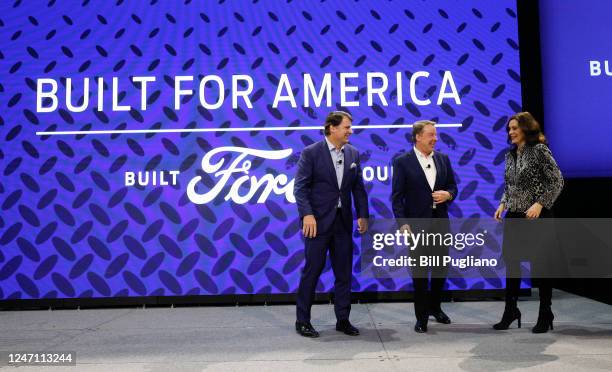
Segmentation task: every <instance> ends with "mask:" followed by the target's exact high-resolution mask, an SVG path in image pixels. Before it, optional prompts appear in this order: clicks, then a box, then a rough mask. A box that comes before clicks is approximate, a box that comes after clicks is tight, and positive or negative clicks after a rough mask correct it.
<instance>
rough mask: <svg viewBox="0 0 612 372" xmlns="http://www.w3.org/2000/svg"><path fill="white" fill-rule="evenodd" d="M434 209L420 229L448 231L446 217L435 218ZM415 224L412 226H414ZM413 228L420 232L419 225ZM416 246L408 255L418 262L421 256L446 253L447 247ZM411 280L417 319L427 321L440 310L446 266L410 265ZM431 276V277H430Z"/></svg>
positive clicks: (439, 255)
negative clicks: (426, 223)
mask: <svg viewBox="0 0 612 372" xmlns="http://www.w3.org/2000/svg"><path fill="white" fill-rule="evenodd" d="M437 217H438V215H437V213H436V211H435V210H434V211H432V219H431V224H430V225H429V226H424V227H423V228H422V229H423V230H425V232H426V233H427V232H431V233H442V234H444V233H446V232H448V231H449V223H448V219H447V218H437ZM414 227H415V226H413V228H414ZM416 229H417V230H416V231H415V230H414V229H413V233H418V232H421V230H422V229H421V228H420V227H416ZM420 248H421V249H419V247H417V248H416V249H415V250H413V251H411V252H410V257H413V258H415V259H416V260H417V262H419V260H420V259H421V257H423V256H428V257H440V260H441V259H442V258H441V257H442V256H446V255H448V247H446V246H428V247H420ZM411 270H412V282H413V285H414V312H415V315H416V318H417V320H418V321H420V322H423V323H427V319H428V318H429V314H431V313H433V312H438V311H440V310H441V307H440V306H441V304H442V289H443V288H444V283H445V282H446V276H447V274H448V267H446V266H431V267H429V266H425V267H421V266H416V267H412V268H411ZM430 276H431V279H430Z"/></svg>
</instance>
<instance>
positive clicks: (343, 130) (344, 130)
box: [329, 116, 353, 146]
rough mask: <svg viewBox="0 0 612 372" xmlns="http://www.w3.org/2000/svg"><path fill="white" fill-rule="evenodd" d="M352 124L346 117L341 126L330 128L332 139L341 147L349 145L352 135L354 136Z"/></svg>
mask: <svg viewBox="0 0 612 372" xmlns="http://www.w3.org/2000/svg"><path fill="white" fill-rule="evenodd" d="M351 124H352V123H351V120H350V119H349V118H347V117H346V116H343V117H342V122H341V123H340V125H337V126H335V127H334V126H333V125H332V126H331V127H329V130H330V137H331V138H332V139H333V141H334V142H335V143H339V144H340V146H344V145H346V144H347V143H348V141H349V137H350V135H351V134H353V130H352V129H351Z"/></svg>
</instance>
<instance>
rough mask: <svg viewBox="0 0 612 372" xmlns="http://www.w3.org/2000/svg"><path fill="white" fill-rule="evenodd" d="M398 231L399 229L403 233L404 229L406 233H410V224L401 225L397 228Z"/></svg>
mask: <svg viewBox="0 0 612 372" xmlns="http://www.w3.org/2000/svg"><path fill="white" fill-rule="evenodd" d="M399 231H400V232H401V233H404V231H405V232H407V233H408V234H412V229H411V228H410V225H408V224H405V225H402V226H401V227H400V228H399Z"/></svg>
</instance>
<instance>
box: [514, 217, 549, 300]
mask: <svg viewBox="0 0 612 372" xmlns="http://www.w3.org/2000/svg"><path fill="white" fill-rule="evenodd" d="M551 217H553V214H552V212H551V211H550V210H548V209H542V212H541V213H540V217H539V218H551ZM506 218H525V213H522V212H510V211H509V212H507V213H506ZM506 234H512V231H509V230H507V229H504V237H505V236H507V235H506ZM506 241H507V240H506V238H504V242H506ZM509 249H510V248H509V247H508V245H507V244H504V247H503V254H504V260H505V262H506V304H512V305H514V304H516V301H517V300H518V296H519V291H520V289H521V260H520V259H519V258H517V257H512V255H511V254H509V252H507V251H508V250H509ZM553 284H554V281H553V279H550V278H532V286H534V287H538V288H539V292H540V307H550V306H551V305H552V288H553Z"/></svg>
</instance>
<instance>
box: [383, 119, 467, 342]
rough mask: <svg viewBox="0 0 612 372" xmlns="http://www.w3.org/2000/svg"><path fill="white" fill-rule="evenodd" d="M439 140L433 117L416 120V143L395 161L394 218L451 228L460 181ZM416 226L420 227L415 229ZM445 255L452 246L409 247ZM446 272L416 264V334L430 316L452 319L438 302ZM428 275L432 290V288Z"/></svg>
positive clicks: (432, 228) (406, 227)
mask: <svg viewBox="0 0 612 372" xmlns="http://www.w3.org/2000/svg"><path fill="white" fill-rule="evenodd" d="M436 141H437V136H436V128H435V123H434V122H432V121H428V120H423V121H418V122H416V123H414V126H413V128H412V142H413V143H414V147H413V148H412V149H411V150H410V151H408V152H406V153H405V154H403V155H400V156H398V157H397V158H395V159H394V160H393V183H392V191H391V202H392V204H393V214H394V215H395V218H396V219H405V218H414V219H427V220H428V221H430V222H429V223H426V224H425V225H426V226H424V228H425V229H426V230H427V231H426V232H437V233H445V232H448V231H449V223H448V205H449V203H450V202H451V201H452V200H453V199H454V198H455V196H456V195H457V183H456V182H455V176H454V173H453V168H452V167H451V163H450V160H449V159H448V156H446V155H444V154H442V153H440V152H438V151H435V152H434V146H435V144H436ZM429 219H432V220H429ZM421 222H423V220H421ZM400 224H402V226H401V227H400V229H402V230H408V231H410V230H411V228H412V230H413V231H412V232H414V233H418V232H421V231H420V230H421V228H420V227H421V226H419V227H416V226H410V225H408V224H405V225H403V224H404V222H403V221H401V220H400ZM415 228H416V229H418V231H414V230H415ZM419 248H421V249H420V250H419ZM447 254H448V247H418V248H417V249H416V250H414V251H411V255H412V256H417V257H418V256H421V255H435V256H443V255H447ZM417 262H419V259H418V258H417ZM446 273H447V269H446V268H445V267H439V266H434V267H427V266H425V267H419V266H415V267H412V279H413V283H414V310H415V313H416V318H417V322H416V325H415V326H414V330H415V331H416V332H418V333H424V332H427V320H428V319H429V316H430V315H433V316H434V317H435V319H436V321H437V322H439V323H444V324H449V323H450V322H451V320H450V318H449V317H448V316H447V315H446V314H445V313H444V312H443V311H442V308H441V307H440V304H441V292H442V288H443V286H444V282H445V281H446ZM430 274H431V290H428V286H429V279H428V276H429V275H430Z"/></svg>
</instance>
